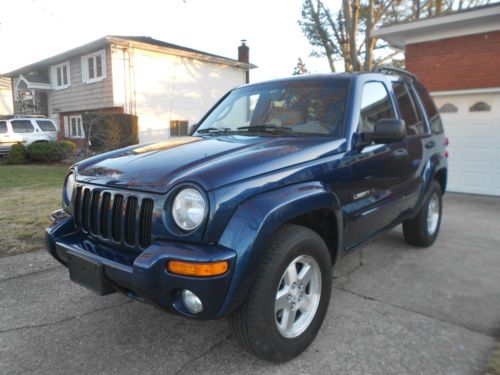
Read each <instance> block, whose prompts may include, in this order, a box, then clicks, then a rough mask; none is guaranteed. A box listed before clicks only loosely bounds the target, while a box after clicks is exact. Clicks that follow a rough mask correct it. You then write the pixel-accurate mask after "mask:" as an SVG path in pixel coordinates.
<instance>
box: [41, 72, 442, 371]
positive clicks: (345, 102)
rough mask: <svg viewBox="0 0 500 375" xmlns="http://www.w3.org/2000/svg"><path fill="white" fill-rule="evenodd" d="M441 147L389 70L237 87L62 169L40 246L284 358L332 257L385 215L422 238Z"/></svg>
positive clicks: (299, 341)
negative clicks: (59, 193)
mask: <svg viewBox="0 0 500 375" xmlns="http://www.w3.org/2000/svg"><path fill="white" fill-rule="evenodd" d="M445 143H446V140H445V135H444V132H443V127H442V124H441V120H440V117H439V114H438V112H437V110H436V107H435V105H434V103H433V101H432V99H431V97H430V96H429V94H428V92H427V91H426V89H425V88H424V87H423V86H422V84H421V83H419V82H418V80H417V79H415V77H413V76H412V75H411V74H409V73H407V72H404V71H400V70H394V69H389V68H385V69H384V70H383V71H380V72H377V73H361V74H327V75H308V76H300V77H294V78H287V79H280V80H275V81H270V82H264V83H257V84H250V85H246V86H242V87H240V88H237V89H234V90H232V91H231V92H229V93H228V94H227V95H226V96H224V97H223V98H222V99H221V100H220V101H219V102H218V103H217V104H216V105H215V106H214V108H212V109H211V110H210V111H209V112H208V114H207V115H206V116H205V117H204V118H203V119H202V120H201V122H200V124H199V125H198V126H197V127H196V128H195V130H194V133H193V134H192V135H191V136H188V137H181V138H176V139H172V140H168V141H165V142H160V143H155V144H146V145H139V146H131V147H127V148H124V149H121V150H116V151H112V152H109V153H106V154H102V155H98V156H95V157H92V158H90V159H87V160H84V161H81V162H79V163H77V164H75V165H74V166H72V167H71V169H70V171H69V173H68V175H67V177H66V181H65V184H64V190H63V209H62V210H60V211H57V212H55V213H53V214H52V216H51V217H52V224H51V226H50V227H49V228H48V229H47V233H46V234H47V246H48V251H49V252H50V254H52V256H53V257H54V258H55V259H57V260H58V261H59V262H61V263H62V264H64V265H65V266H67V267H68V268H69V275H70V278H71V279H72V280H73V281H75V282H76V283H79V284H81V285H83V286H86V287H88V288H90V289H92V290H94V291H96V292H97V293H99V294H101V295H104V294H108V293H111V292H114V291H121V292H123V293H125V294H127V295H128V296H129V297H131V298H135V299H137V300H140V301H145V302H148V303H152V304H154V305H156V306H159V307H160V308H162V309H164V310H166V311H168V312H172V313H175V314H180V315H182V316H185V317H189V318H194V319H218V318H223V317H230V321H231V326H232V329H233V331H234V334H235V337H236V338H237V339H238V340H239V341H240V343H241V344H242V345H243V346H244V347H245V348H247V349H248V350H250V351H251V352H252V353H254V354H256V355H257V356H259V357H261V358H264V359H266V360H270V361H276V362H280V361H285V360H288V359H290V358H293V357H294V356H297V355H298V354H300V353H301V352H302V351H303V350H304V349H305V348H307V346H308V345H309V344H310V343H311V342H312V341H313V339H314V337H315V336H316V334H317V333H318V330H319V328H320V326H321V324H322V322H323V320H324V317H325V314H326V312H327V308H328V304H329V300H330V291H331V279H332V266H333V265H334V264H335V263H336V261H337V260H338V259H339V258H340V257H342V256H343V255H345V254H348V253H351V252H353V251H354V250H355V249H358V248H360V247H361V246H363V245H364V244H366V243H367V242H368V241H369V240H371V239H373V238H374V237H376V236H378V235H380V234H381V233H384V232H386V231H387V230H389V229H391V228H393V227H395V226H396V225H399V224H403V232H404V237H405V238H406V240H407V241H408V242H409V243H410V244H412V245H415V246H423V247H425V246H430V245H432V243H433V242H434V241H435V240H436V238H437V236H438V233H439V228H440V223H441V215H442V195H443V193H444V192H445V190H446V178H447V159H446V150H445ZM177 334H178V333H177Z"/></svg>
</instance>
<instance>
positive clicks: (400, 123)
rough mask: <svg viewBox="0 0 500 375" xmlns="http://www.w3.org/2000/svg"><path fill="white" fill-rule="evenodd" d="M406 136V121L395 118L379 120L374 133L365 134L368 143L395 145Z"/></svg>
mask: <svg viewBox="0 0 500 375" xmlns="http://www.w3.org/2000/svg"><path fill="white" fill-rule="evenodd" d="M405 136H406V125H405V122H404V120H401V119H395V118H390V119H389V118H383V119H380V120H377V122H376V123H375V126H374V128H373V132H370V133H363V138H364V140H365V141H367V142H372V141H373V142H375V143H394V142H399V141H402V140H403V139H404V138H405Z"/></svg>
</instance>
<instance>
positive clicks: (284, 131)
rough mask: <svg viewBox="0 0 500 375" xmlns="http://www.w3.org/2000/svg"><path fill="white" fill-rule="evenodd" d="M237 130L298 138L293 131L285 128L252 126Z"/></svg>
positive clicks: (241, 127)
mask: <svg viewBox="0 0 500 375" xmlns="http://www.w3.org/2000/svg"><path fill="white" fill-rule="evenodd" d="M237 129H238V130H241V131H248V132H253V131H256V132H264V133H273V134H286V135H291V136H292V137H298V134H297V133H295V132H294V131H293V129H292V128H289V127H285V126H276V125H272V124H269V125H253V126H240V127H239V128H237Z"/></svg>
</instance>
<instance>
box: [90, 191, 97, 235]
mask: <svg viewBox="0 0 500 375" xmlns="http://www.w3.org/2000/svg"><path fill="white" fill-rule="evenodd" d="M98 208H99V192H98V191H97V190H94V191H93V192H92V202H91V206H90V231H91V233H92V234H96V235H97V234H99V232H98V230H99V227H98V219H99V217H98Z"/></svg>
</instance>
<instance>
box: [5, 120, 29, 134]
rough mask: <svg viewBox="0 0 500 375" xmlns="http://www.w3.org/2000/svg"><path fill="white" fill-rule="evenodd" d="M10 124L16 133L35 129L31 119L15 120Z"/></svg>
mask: <svg viewBox="0 0 500 375" xmlns="http://www.w3.org/2000/svg"><path fill="white" fill-rule="evenodd" d="M10 124H11V125H12V130H13V131H14V133H32V132H33V131H35V128H34V127H33V125H32V124H31V121H30V120H13V121H11V122H10Z"/></svg>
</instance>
